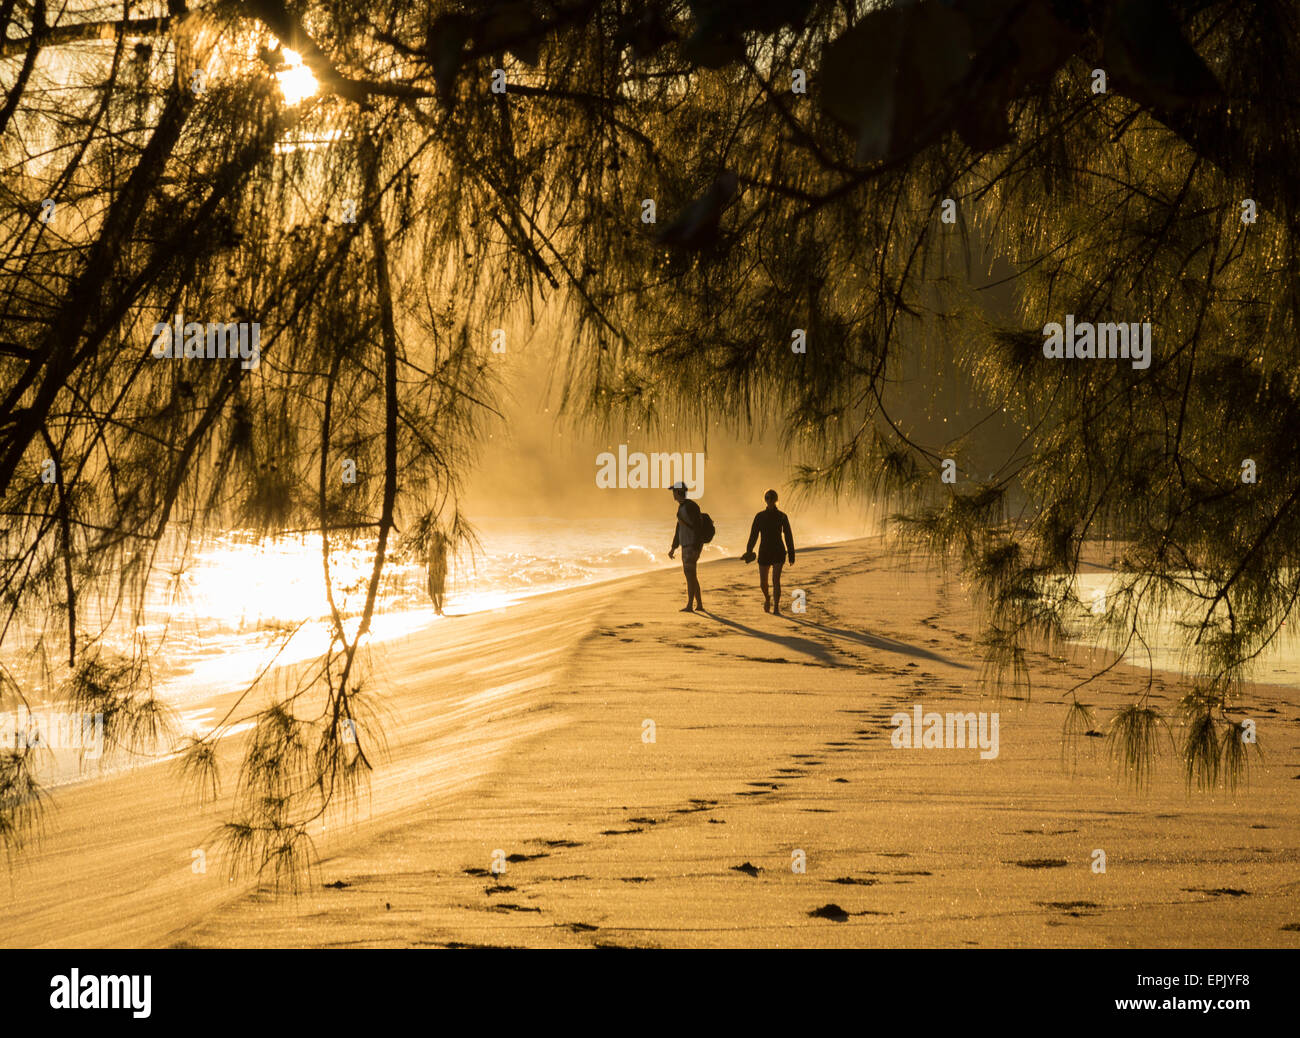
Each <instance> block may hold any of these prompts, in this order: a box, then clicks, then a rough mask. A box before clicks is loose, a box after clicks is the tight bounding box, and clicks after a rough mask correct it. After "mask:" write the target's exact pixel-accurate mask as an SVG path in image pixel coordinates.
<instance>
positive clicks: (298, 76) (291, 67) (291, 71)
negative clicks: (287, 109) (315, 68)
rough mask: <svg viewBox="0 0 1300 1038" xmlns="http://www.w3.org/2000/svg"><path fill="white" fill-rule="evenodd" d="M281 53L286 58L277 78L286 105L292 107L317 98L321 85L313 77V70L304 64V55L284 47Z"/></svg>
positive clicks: (276, 75)
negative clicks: (308, 99) (311, 98)
mask: <svg viewBox="0 0 1300 1038" xmlns="http://www.w3.org/2000/svg"><path fill="white" fill-rule="evenodd" d="M280 53H281V55H282V56H283V57H284V65H282V66H281V67H280V68H279V69H278V70H277V71H276V73H275V78H276V81H277V82H278V83H279V84H280V92H281V93H282V94H284V100H285V103H286V104H288V105H291V106H292V105H296V104H299V103H300V102H302V101H305V100H307V98H309V97H313V96H315V94H316V92H317V90H319V89H320V84H319V83H318V82H317V81H316V77H315V76H314V75H312V71H311V69H309V68H308V67H307V66H306V65H304V64H303V61H302V55H300V54H299V53H298V52H297V51H294V50H290V49H289V48H288V47H284V48H283V49H282V50H281V51H280Z"/></svg>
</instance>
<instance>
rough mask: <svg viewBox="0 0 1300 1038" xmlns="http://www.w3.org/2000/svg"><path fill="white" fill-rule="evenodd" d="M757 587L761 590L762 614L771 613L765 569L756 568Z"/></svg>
mask: <svg viewBox="0 0 1300 1038" xmlns="http://www.w3.org/2000/svg"><path fill="white" fill-rule="evenodd" d="M758 585H759V587H761V588H762V589H763V612H765V613H770V612H771V611H772V594H771V592H770V591H768V590H767V567H766V566H759V567H758Z"/></svg>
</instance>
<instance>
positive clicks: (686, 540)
mask: <svg viewBox="0 0 1300 1038" xmlns="http://www.w3.org/2000/svg"><path fill="white" fill-rule="evenodd" d="M672 490H673V500H674V501H676V502H677V529H676V530H674V531H673V546H672V547H671V548H670V549H669V550H668V557H669V558H670V559H671V558H672V557H673V553H674V552H675V551H677V547H678V545H680V546H681V549H682V572H683V573H685V574H686V607H685V608H684V609H682V612H683V613H693V612H695V610H696V609H700V610H703V609H704V601H703V599H701V598H700V578H699V577H697V576H696V575H695V564H696V563H697V562H699V561H700V552H701V550H703V548H704V540H703V533H702V532H701V529H702V526H703V524H702V522H701V520H700V506H699V505H697V504H696V503H695V502H694V501H692V500H691V499H690V498H689V497H687V496H686V485H685V484H684V483H674V484H673V487H672ZM692 603H694V606H692Z"/></svg>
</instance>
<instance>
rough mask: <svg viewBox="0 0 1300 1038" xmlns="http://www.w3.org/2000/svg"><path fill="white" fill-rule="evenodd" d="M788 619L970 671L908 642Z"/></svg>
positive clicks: (802, 624) (835, 634)
mask: <svg viewBox="0 0 1300 1038" xmlns="http://www.w3.org/2000/svg"><path fill="white" fill-rule="evenodd" d="M786 619H787V620H790V621H791V622H792V623H797V624H799V625H800V626H802V627H811V628H812V629H813V630H815V631H821V632H822V633H823V634H829V635H832V636H833V637H836V638H847V639H849V641H854V642H857V643H858V644H860V645H869V646H871V648H873V649H882V650H883V651H885V652H897V653H899V654H900V655H903V656H915V657H917V658H918V659H923V660H933V661H934V662H935V663H942V664H944V665H945V666H947V667H958V668H960V669H961V670H970V666H969V664H966V663H956V662H954V661H953V660H950V659H948V658H947V657H946V656H940V655H939V654H938V653H937V652H931V651H930V650H929V649H923V648H921V647H920V646H919V645H908V644H907V642H900V641H895V640H894V639H893V638H885V637H882V636H881V635H879V634H867V633H866V632H864V631H850V630H846V629H845V628H843V627H828V626H827V625H826V624H819V623H813V622H812V621H811V620H800V619H798V618H797V617H794V616H790V615H788V614H787V615H786Z"/></svg>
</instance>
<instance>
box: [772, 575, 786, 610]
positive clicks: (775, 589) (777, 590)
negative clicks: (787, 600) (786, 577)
mask: <svg viewBox="0 0 1300 1038" xmlns="http://www.w3.org/2000/svg"><path fill="white" fill-rule="evenodd" d="M783 565H785V563H782V562H774V563H772V593H773V594H775V595H776V604H775V605H774V606H773V607H772V612H774V613H775V614H776V615H777V616H780V615H781V567H782V566H783Z"/></svg>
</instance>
